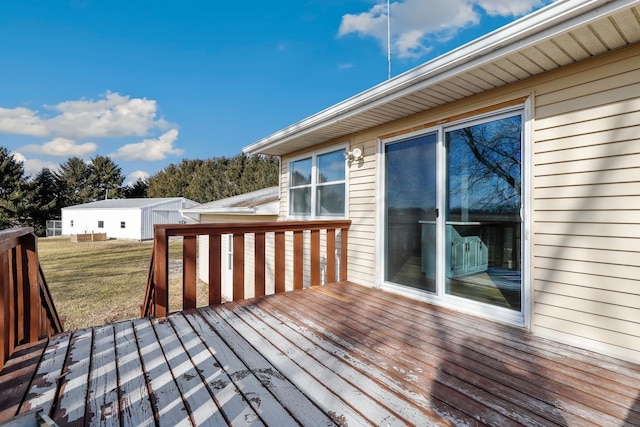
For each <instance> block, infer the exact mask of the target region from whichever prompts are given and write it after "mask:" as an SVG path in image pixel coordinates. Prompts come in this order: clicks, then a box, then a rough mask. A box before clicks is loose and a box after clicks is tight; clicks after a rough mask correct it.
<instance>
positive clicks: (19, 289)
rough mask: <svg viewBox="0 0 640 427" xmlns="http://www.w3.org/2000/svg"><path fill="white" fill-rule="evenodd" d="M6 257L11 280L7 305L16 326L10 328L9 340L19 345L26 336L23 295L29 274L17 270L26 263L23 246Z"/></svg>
mask: <svg viewBox="0 0 640 427" xmlns="http://www.w3.org/2000/svg"><path fill="white" fill-rule="evenodd" d="M8 256H9V277H10V278H11V292H10V293H9V304H10V307H11V310H12V313H11V318H12V319H16V324H15V325H13V327H12V328H11V337H10V340H11V342H12V343H21V342H22V341H23V340H24V338H25V335H27V330H26V326H25V302H24V295H25V294H27V295H28V286H29V274H28V271H27V269H23V268H18V266H22V265H26V262H24V260H25V259H26V255H25V254H24V246H23V245H19V246H17V247H16V248H14V249H13V250H11V251H9V252H8ZM20 273H21V274H20ZM25 287H26V288H25ZM27 309H28V308H27ZM14 310H17V314H18V315H17V316H16V315H15V313H14ZM12 345H13V344H12Z"/></svg>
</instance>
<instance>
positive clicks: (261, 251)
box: [254, 233, 266, 297]
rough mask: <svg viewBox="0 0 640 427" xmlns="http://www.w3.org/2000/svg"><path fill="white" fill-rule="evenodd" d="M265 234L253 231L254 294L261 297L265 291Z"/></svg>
mask: <svg viewBox="0 0 640 427" xmlns="http://www.w3.org/2000/svg"><path fill="white" fill-rule="evenodd" d="M265 249H266V243H265V234H264V233H255V246H254V254H255V269H254V294H255V296H257V297H261V296H263V295H265V293H266V289H265V288H266V286H265V264H266V259H265V252H266V250H265Z"/></svg>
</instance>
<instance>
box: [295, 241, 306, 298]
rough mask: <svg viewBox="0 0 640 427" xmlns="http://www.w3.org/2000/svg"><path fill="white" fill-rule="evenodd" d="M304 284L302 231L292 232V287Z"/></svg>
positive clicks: (300, 286)
mask: <svg viewBox="0 0 640 427" xmlns="http://www.w3.org/2000/svg"><path fill="white" fill-rule="evenodd" d="M303 286H304V232H303V231H302V230H296V231H294V232H293V289H302V287H303Z"/></svg>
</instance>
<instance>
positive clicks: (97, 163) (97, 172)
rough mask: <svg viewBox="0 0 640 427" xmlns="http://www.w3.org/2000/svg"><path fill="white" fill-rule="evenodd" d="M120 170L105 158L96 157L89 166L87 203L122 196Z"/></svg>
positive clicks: (122, 177)
mask: <svg viewBox="0 0 640 427" xmlns="http://www.w3.org/2000/svg"><path fill="white" fill-rule="evenodd" d="M123 182H124V176H122V169H121V168H120V166H118V165H116V164H115V163H114V162H113V160H111V159H110V158H109V157H107V156H101V155H96V156H95V157H94V158H93V159H91V163H90V164H89V176H88V178H87V186H88V187H89V193H90V194H89V199H90V200H89V201H96V200H102V199H104V198H107V197H108V198H110V199H116V198H119V197H120V196H121V195H122V183H123ZM107 192H108V194H107Z"/></svg>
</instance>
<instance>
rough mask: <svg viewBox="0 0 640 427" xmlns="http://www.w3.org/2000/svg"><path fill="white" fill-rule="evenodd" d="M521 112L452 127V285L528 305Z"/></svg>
mask: <svg viewBox="0 0 640 427" xmlns="http://www.w3.org/2000/svg"><path fill="white" fill-rule="evenodd" d="M521 129H522V123H521V116H520V115H516V116H511V117H504V118H499V119H495V120H490V121H485V122H480V123H477V124H473V125H471V126H465V127H460V128H457V129H450V130H446V132H445V148H446V153H447V165H446V181H447V185H446V203H447V204H446V211H445V236H446V239H445V261H446V268H445V273H446V275H445V291H446V293H447V294H450V295H456V296H459V297H463V298H467V299H471V300H474V301H478V302H483V303H487V304H492V305H497V306H501V307H505V308H508V309H512V310H517V311H520V309H521V296H522V295H521V293H522V292H521V288H522V286H521V285H522V280H521V269H522V262H521V250H520V247H521V239H522V234H521V228H522V227H521V219H520V208H521V206H522V200H521V199H522V179H521V175H522V174H521V158H522V149H521V134H522V130H521Z"/></svg>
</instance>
